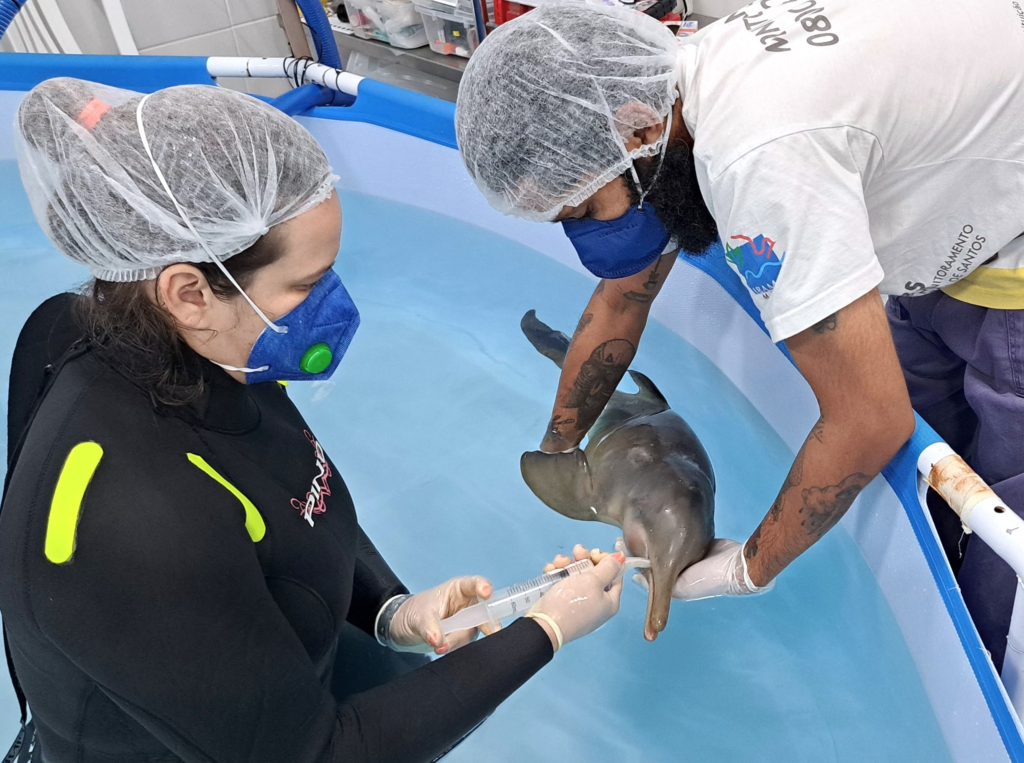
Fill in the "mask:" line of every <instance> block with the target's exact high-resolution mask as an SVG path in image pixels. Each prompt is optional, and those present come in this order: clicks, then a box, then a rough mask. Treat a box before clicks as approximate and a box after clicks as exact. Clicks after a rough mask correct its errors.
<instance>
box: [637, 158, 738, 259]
mask: <svg viewBox="0 0 1024 763" xmlns="http://www.w3.org/2000/svg"><path fill="white" fill-rule="evenodd" d="M660 164H661V168H660V170H659V166H658V165H659V161H658V157H656V156H655V157H651V158H650V159H643V160H637V161H636V163H635V165H636V171H637V175H639V176H640V183H641V185H642V186H643V188H644V190H646V191H647V196H645V197H644V204H650V205H651V206H652V207H654V211H655V212H657V213H658V218H659V219H660V220H661V222H662V224H663V225H664V226H665V229H666V230H667V231H668V232H669V233H670V234H671V235H672V238H674V239H675V241H676V243H677V244H678V245H679V248H680V249H681V250H683V252H685V253H687V254H703V253H704V251H705V250H707V248H708V247H709V246H711V245H712V244H713V243H715V242H716V241H718V226H717V225H716V224H715V218H713V217H712V216H711V212H709V211H708V207H707V204H705V203H704V197H703V196H701V193H700V186H699V185H698V184H697V172H696V170H695V169H694V166H693V152H692V151H691V150H690V147H689V146H687V145H686V144H683V145H680V146H669V147H668V150H667V151H666V152H665V159H664V161H662V162H661V163H660ZM623 177H624V178H625V179H626V185H627V187H628V188H629V192H630V196H631V197H632V203H633V204H639V203H640V194H639V192H638V191H637V188H636V184H635V183H634V182H633V173H631V172H626V173H625V174H624V175H623Z"/></svg>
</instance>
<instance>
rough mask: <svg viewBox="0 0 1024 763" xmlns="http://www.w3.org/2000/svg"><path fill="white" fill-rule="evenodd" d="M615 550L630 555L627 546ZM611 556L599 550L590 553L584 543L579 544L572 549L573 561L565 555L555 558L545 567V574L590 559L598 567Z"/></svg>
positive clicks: (607, 552)
mask: <svg viewBox="0 0 1024 763" xmlns="http://www.w3.org/2000/svg"><path fill="white" fill-rule="evenodd" d="M615 550H616V551H621V552H622V553H623V554H624V555H626V556H628V555H629V554H628V552H626V550H625V546H623V548H619V547H618V546H616V547H615ZM610 554H611V552H610V551H602V550H601V549H599V548H595V549H591V550H589V551H588V550H587V547H586V546H584V545H583V544H582V543H577V544H576V545H575V546H573V549H572V559H570V558H569V557H567V556H565V555H564V554H559V555H558V556H556V557H555V560H554V561H553V562H548V563H547V564H545V565H544V574H545V575H547V574H548V573H550V572H554V571H555V570H560V569H562V568H563V567H568V566H569V565H570V564H574V563H576V562H581V561H583V560H584V559H589V560H590V561H592V562H593V563H594V566H595V567H596V566H597V565H599V564H600V563H601V560H602V559H604V558H605V557H606V556H608V555H610Z"/></svg>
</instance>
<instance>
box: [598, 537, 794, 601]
mask: <svg viewBox="0 0 1024 763" xmlns="http://www.w3.org/2000/svg"><path fill="white" fill-rule="evenodd" d="M615 548H616V550H618V549H620V548H622V549H625V542H624V541H623V540H622V538H619V539H618V540H617V541H615ZM633 581H634V582H635V583H637V584H638V585H639V586H640V587H641V588H643V589H644V590H645V591H646V590H647V579H646V578H645V577H644V576H643V575H640V574H636V575H634V576H633ZM774 587H775V581H774V580H772V581H770V582H769V583H768V585H764V586H756V585H754V583H753V581H751V579H750V575H748V574H747V560H746V558H745V557H744V556H743V544H741V543H737V542H736V541H734V540H729V539H728V538H716V539H715V540H713V541H711V548H710V549H708V554H707V556H705V557H704V558H703V559H701V560H700V561H699V562H696V563H694V564H691V565H690V566H689V567H687V568H686V569H685V570H683V572H682V574H680V576H679V578H678V579H677V580H676V584H675V586H673V588H672V598H673V599H682V600H684V601H697V600H698V599H710V598H712V597H714V596H749V595H751V594H757V593H765V592H767V591H770V590H771V589H772V588H774Z"/></svg>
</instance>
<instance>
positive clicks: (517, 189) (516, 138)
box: [455, 3, 679, 220]
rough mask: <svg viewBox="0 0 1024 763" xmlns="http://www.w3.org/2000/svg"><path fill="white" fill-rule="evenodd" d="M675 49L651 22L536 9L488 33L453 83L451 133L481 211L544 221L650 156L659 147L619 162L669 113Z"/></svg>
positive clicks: (610, 13) (564, 8) (592, 10)
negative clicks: (481, 198)
mask: <svg viewBox="0 0 1024 763" xmlns="http://www.w3.org/2000/svg"><path fill="white" fill-rule="evenodd" d="M678 48H679V46H678V43H677V42H676V39H675V37H674V36H673V35H672V33H671V32H670V31H669V30H668V29H667V28H666V27H665V26H664V25H663V24H661V23H659V22H658V21H656V20H654V19H653V18H651V17H650V16H647V15H645V14H642V13H638V12H636V11H633V10H630V9H628V8H604V7H595V6H591V5H584V4H577V3H570V4H558V5H550V6H541V7H540V8H537V9H535V10H533V11H531V12H530V13H528V14H526V15H524V16H521V17H519V18H517V19H515V20H513V21H511V22H509V23H507V24H504V25H503V26H501V27H499V28H498V29H497V30H496V31H495V32H494V33H493V34H490V35H488V37H487V39H486V40H484V42H483V43H482V44H481V45H480V48H479V49H478V50H477V51H476V52H475V53H474V54H473V58H472V59H471V60H470V62H469V65H468V66H467V67H466V72H465V75H464V76H463V78H462V84H461V85H460V87H459V99H458V108H457V110H456V113H455V127H456V134H457V137H458V142H459V150H460V151H461V152H462V159H463V161H464V162H465V164H466V167H467V169H468V170H469V173H470V175H472V176H473V179H474V180H475V181H476V184H477V186H478V187H479V188H480V190H481V191H483V193H484V195H485V196H486V197H487V200H488V201H489V202H490V203H491V206H493V207H494V208H495V209H498V210H499V211H501V212H504V213H505V214H514V215H517V216H520V217H526V218H529V219H533V220H552V219H554V217H555V216H556V215H557V214H558V212H559V211H560V210H561V208H562V207H563V206H575V205H577V204H579V203H580V202H582V201H583V200H584V199H586V198H587V197H588V196H590V195H591V194H592V193H594V191H596V190H597V189H598V188H600V187H601V186H603V185H605V184H606V183H607V182H609V181H610V180H612V179H613V178H615V177H617V176H619V175H621V174H622V173H623V172H625V171H627V170H629V169H630V168H631V167H632V163H633V160H634V159H636V158H640V157H644V156H651V155H654V154H657V153H659V152H660V151H661V150H662V148H663V145H664V142H665V138H664V137H663V138H662V139H661V140H659V141H657V142H655V143H652V144H648V145H645V146H643V147H642V148H640V149H636V150H634V151H632V152H629V151H627V150H626V148H625V145H624V136H627V135H629V134H631V133H632V132H633V131H634V130H638V129H642V128H644V127H649V126H651V125H654V124H658V123H661V122H662V121H663V120H664V119H665V118H666V117H667V116H669V115H670V112H671V108H672V104H673V103H674V102H675V100H676V98H677V97H678V94H677V83H678V76H677V72H676V58H677V55H676V54H677V51H678ZM668 132H669V131H668V130H666V131H665V135H666V136H667V135H668Z"/></svg>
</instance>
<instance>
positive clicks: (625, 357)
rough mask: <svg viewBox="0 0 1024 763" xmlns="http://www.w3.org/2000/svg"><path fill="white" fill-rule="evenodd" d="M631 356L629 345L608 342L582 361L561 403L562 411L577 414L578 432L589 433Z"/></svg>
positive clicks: (632, 347)
mask: <svg viewBox="0 0 1024 763" xmlns="http://www.w3.org/2000/svg"><path fill="white" fill-rule="evenodd" d="M635 354H636V348H635V347H634V346H633V345H632V343H630V342H628V341H626V340H625V339H612V340H610V341H608V342H605V343H604V344H602V345H600V346H599V347H598V348H597V349H595V350H594V352H593V353H591V355H590V358H588V359H587V360H585V361H583V365H582V366H581V367H580V372H579V375H578V376H577V377H576V380H575V381H574V382H573V384H572V389H570V390H569V391H568V393H567V394H566V396H565V400H563V402H562V405H563V406H564V407H566V408H572V409H574V410H576V411H577V414H576V422H577V424H578V428H579V429H582V428H583V427H584V426H585V427H586V428H587V429H589V428H590V425H591V424H593V423H594V421H595V420H596V419H597V417H598V416H599V415H600V413H601V411H602V410H603V409H604V406H605V403H607V402H608V399H609V398H610V397H611V396H612V393H613V392H614V391H615V385H616V384H618V383H619V379H621V378H622V374H624V373H625V372H626V369H627V368H629V364H630V363H631V362H632V360H633V356H634V355H635Z"/></svg>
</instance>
